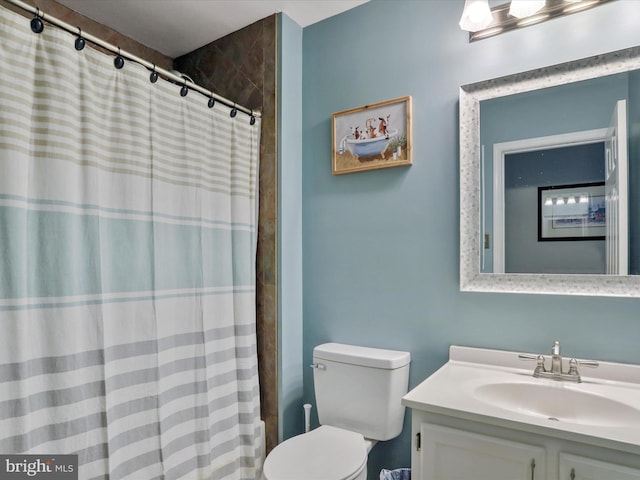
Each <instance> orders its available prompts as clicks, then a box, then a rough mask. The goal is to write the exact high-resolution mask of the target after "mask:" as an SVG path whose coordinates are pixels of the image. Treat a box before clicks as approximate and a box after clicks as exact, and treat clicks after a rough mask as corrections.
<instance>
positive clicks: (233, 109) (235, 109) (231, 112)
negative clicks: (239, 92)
mask: <svg viewBox="0 0 640 480" xmlns="http://www.w3.org/2000/svg"><path fill="white" fill-rule="evenodd" d="M237 114H238V109H237V108H236V104H235V103H234V104H233V108H232V109H231V111H230V112H229V116H230V117H231V118H233V117H235V116H236V115H237Z"/></svg>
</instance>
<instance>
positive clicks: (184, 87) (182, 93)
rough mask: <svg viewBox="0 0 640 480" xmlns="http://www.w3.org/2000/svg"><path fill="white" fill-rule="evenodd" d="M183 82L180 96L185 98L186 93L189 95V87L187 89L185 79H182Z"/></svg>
mask: <svg viewBox="0 0 640 480" xmlns="http://www.w3.org/2000/svg"><path fill="white" fill-rule="evenodd" d="M183 80H184V85H182V88H181V89H180V96H181V97H186V96H187V93H189V87H187V79H186V78H184V77H183Z"/></svg>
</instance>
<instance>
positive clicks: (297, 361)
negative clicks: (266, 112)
mask: <svg viewBox="0 0 640 480" xmlns="http://www.w3.org/2000/svg"><path fill="white" fill-rule="evenodd" d="M278 35H279V38H280V41H279V42H278V86H279V89H280V91H281V92H282V94H281V95H279V96H278V117H279V118H278V175H279V178H278V186H279V188H278V206H279V211H278V287H279V288H278V305H279V311H278V373H279V375H278V399H279V400H278V432H279V436H280V439H282V438H288V437H290V436H292V435H295V434H296V433H300V430H301V429H302V428H303V422H302V418H303V417H302V406H301V405H302V358H303V355H302V162H301V161H300V158H301V157H302V28H301V27H300V26H299V25H298V24H297V23H295V22H294V21H293V20H291V19H290V18H289V17H287V16H286V15H284V14H280V15H278Z"/></svg>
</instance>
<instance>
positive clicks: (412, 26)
mask: <svg viewBox="0 0 640 480" xmlns="http://www.w3.org/2000/svg"><path fill="white" fill-rule="evenodd" d="M462 5H463V1H462V0H459V1H452V0H429V1H424V0H418V1H409V0H394V1H385V0H373V1H371V2H369V3H367V4H364V5H363V6H360V7H358V8H355V9H353V10H351V11H348V12H346V13H344V14H341V15H338V16H335V17H332V18H330V19H328V20H326V21H323V22H321V23H318V24H315V25H311V26H309V27H306V28H305V29H304V35H303V90H302V96H303V117H302V118H303V123H302V126H303V150H302V153H303V155H302V162H303V169H302V182H303V183H302V206H303V223H302V231H303V280H304V288H303V293H304V296H303V298H304V305H303V307H304V351H303V356H304V358H303V363H304V364H308V363H310V361H311V352H312V348H313V346H314V345H316V344H319V343H322V342H326V341H338V342H346V343H354V344H359V345H367V346H374V347H386V348H395V349H403V350H408V351H410V352H411V355H412V365H411V375H410V383H411V386H415V385H416V384H417V383H419V382H420V381H421V380H423V379H424V378H425V377H427V376H428V375H430V374H431V373H433V372H434V371H435V370H436V369H437V368H439V367H440V366H441V365H442V364H443V363H445V362H446V360H447V356H448V348H449V346H450V345H451V344H458V345H474V346H480V347H490V348H503V349H511V350H516V351H529V352H547V351H548V350H549V349H550V347H551V344H552V343H553V340H555V339H559V340H560V341H561V342H562V343H563V347H564V352H566V354H568V355H569V354H571V355H575V356H580V357H585V358H600V359H609V360H616V361H626V362H640V346H639V342H640V315H639V312H640V300H635V299H623V298H621V299H615V298H588V297H572V296H545V295H517V294H489V293H461V292H460V291H459V285H458V281H459V274H458V272H459V261H458V254H459V233H458V232H459V220H458V215H459V211H458V209H459V201H458V198H459V197H458V195H459V190H458V184H459V175H458V168H459V163H458V91H459V90H458V88H459V86H460V85H464V84H468V83H473V82H476V81H480V80H485V79H489V78H494V77H498V76H502V75H507V74H511V73H516V72H520V71H524V70H530V69H533V68H537V67H541V66H545V65H550V64H556V63H560V62H564V61H568V60H574V59H578V58H582V57H587V56H591V55H594V54H598V53H604V52H607V51H611V50H616V49H620V48H626V47H630V46H633V45H636V44H638V43H640V33H639V32H640V30H639V29H638V20H637V19H638V18H639V15H640V3H638V2H636V1H635V0H631V1H625V0H619V1H616V2H611V3H608V4H605V5H603V6H600V7H598V8H596V9H593V10H590V11H587V12H582V13H578V14H575V15H572V16H570V17H566V18H562V19H555V20H552V21H549V22H546V23H544V24H541V25H537V26H534V27H529V28H526V29H523V30H520V31H517V32H511V33H507V34H505V35H501V36H498V37H494V38H490V39H486V40H482V41H479V42H476V43H473V44H469V43H468V41H467V34H466V33H465V32H462V31H460V29H459V28H458V21H459V18H460V14H461V10H462ZM404 95H412V96H413V140H414V165H413V166H411V167H400V168H391V169H383V170H376V171H368V172H362V173H355V174H348V175H341V176H332V175H331V114H332V113H333V112H337V111H341V110H345V109H348V108H351V107H357V106H361V105H366V104H371V103H374V102H377V101H382V100H387V99H391V98H397V97H401V96H404ZM304 390H305V399H306V400H307V401H310V402H313V385H312V377H311V369H308V368H306V369H304ZM365 401H366V399H365ZM409 430H410V425H409V422H408V417H407V421H406V422H405V429H404V432H403V434H402V435H401V437H399V438H398V439H396V440H394V441H390V442H384V443H381V444H379V445H378V446H376V447H375V449H374V450H373V452H372V454H371V456H370V463H369V465H370V478H371V479H373V478H376V475H377V473H378V472H379V468H380V467H382V466H386V467H397V466H407V465H408V464H409V463H410V432H409ZM376 470H377V471H376Z"/></svg>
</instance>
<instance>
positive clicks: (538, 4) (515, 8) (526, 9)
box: [509, 0, 546, 18]
mask: <svg viewBox="0 0 640 480" xmlns="http://www.w3.org/2000/svg"><path fill="white" fill-rule="evenodd" d="M545 3H546V1H545V0H512V1H511V6H510V7H509V15H512V16H514V17H516V18H526V17H530V16H531V15H534V14H535V13H537V12H539V11H540V10H541V9H542V7H544V4H545Z"/></svg>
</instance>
